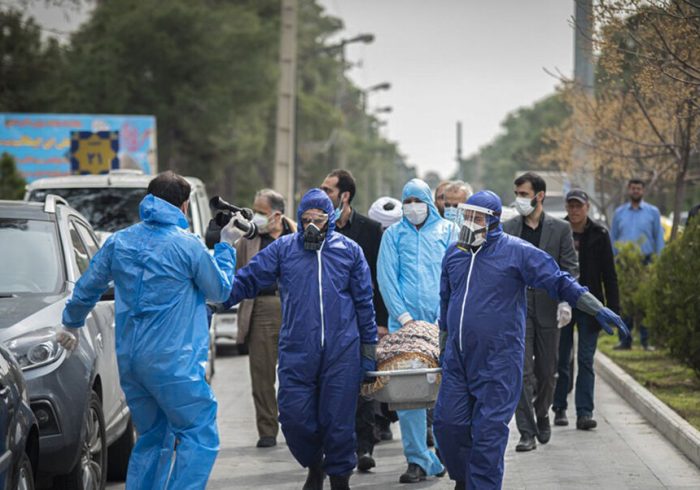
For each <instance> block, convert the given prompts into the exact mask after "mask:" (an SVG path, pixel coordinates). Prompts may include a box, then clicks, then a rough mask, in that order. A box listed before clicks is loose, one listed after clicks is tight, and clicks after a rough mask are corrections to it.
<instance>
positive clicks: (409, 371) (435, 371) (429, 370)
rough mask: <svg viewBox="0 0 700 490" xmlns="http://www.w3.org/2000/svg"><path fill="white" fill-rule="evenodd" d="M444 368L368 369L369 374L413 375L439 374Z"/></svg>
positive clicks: (376, 375)
mask: <svg viewBox="0 0 700 490" xmlns="http://www.w3.org/2000/svg"><path fill="white" fill-rule="evenodd" d="M441 372H442V368H421V369H396V370H394V371H367V376H373V377H382V376H411V375H415V374H438V373H441Z"/></svg>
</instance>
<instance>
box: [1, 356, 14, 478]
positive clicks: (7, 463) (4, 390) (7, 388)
mask: <svg viewBox="0 0 700 490" xmlns="http://www.w3.org/2000/svg"><path fill="white" fill-rule="evenodd" d="M11 383H12V379H11V377H10V366H9V364H8V363H7V360H5V357H4V356H3V355H2V354H0V489H4V488H8V489H9V486H8V484H9V476H10V473H11V468H12V448H11V446H10V441H9V438H10V434H9V431H8V429H9V425H10V423H11V421H12V418H13V417H12V416H13V414H12V397H13V391H12V386H11Z"/></svg>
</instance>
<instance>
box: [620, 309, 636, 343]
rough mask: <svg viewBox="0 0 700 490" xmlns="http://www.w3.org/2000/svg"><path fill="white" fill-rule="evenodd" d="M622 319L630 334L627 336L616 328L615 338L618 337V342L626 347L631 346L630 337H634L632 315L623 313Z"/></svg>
mask: <svg viewBox="0 0 700 490" xmlns="http://www.w3.org/2000/svg"><path fill="white" fill-rule="evenodd" d="M622 321H624V322H625V325H627V327H628V328H629V331H630V334H629V336H627V335H625V334H624V333H622V330H620V329H618V330H617V338H618V339H620V344H621V345H624V346H626V347H631V346H632V338H633V337H634V333H633V330H634V317H632V316H628V315H623V316H622Z"/></svg>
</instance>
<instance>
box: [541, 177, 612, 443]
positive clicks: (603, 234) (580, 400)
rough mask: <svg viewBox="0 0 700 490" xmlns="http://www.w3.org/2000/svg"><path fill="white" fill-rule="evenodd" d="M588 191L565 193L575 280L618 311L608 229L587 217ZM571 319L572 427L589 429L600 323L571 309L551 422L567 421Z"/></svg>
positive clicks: (563, 337) (593, 424)
mask: <svg viewBox="0 0 700 490" xmlns="http://www.w3.org/2000/svg"><path fill="white" fill-rule="evenodd" d="M589 211H590V204H589V200H588V194H586V193H585V192H584V191H582V190H581V189H572V190H571V191H569V193H568V194H567V195H566V213H567V217H566V220H567V221H569V224H570V225H571V230H572V232H573V235H574V247H575V249H576V252H577V253H578V261H579V269H580V271H581V272H580V274H581V275H580V276H579V283H580V284H581V285H582V286H586V287H588V289H589V291H590V292H591V293H592V294H593V295H594V296H595V297H596V298H598V299H599V300H600V301H601V302H602V303H603V304H605V305H606V306H607V307H608V308H610V309H611V310H613V311H614V312H616V313H619V310H620V302H619V292H618V288H617V274H616V273H615V261H614V259H613V249H612V244H611V242H610V234H609V233H608V230H606V229H605V227H603V225H601V224H600V223H597V222H596V221H594V220H592V219H591V218H589V217H588V212H589ZM574 323H575V324H576V325H577V326H578V375H577V377H576V395H575V401H576V428H577V429H579V430H590V429H593V428H595V427H596V425H597V423H596V421H595V419H594V418H593V386H594V383H595V373H594V371H593V354H595V350H596V346H597V343H598V332H599V331H600V326H599V325H598V322H596V320H595V318H594V317H592V316H591V315H588V314H586V313H584V312H582V311H580V310H579V309H574V314H573V321H572V322H571V323H570V324H569V325H567V326H566V327H564V328H563V329H562V330H561V336H560V338H559V368H558V373H559V377H558V379H557V387H556V389H555V391H554V403H553V405H552V409H553V410H554V425H560V426H562V425H568V424H569V421H568V419H567V417H566V408H567V405H566V395H567V393H568V391H569V380H570V376H571V373H570V372H569V358H570V355H571V349H572V347H573V342H574Z"/></svg>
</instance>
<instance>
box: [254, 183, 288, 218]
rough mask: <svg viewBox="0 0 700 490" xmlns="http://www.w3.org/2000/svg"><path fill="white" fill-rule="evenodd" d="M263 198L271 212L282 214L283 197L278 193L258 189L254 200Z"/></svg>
mask: <svg viewBox="0 0 700 490" xmlns="http://www.w3.org/2000/svg"><path fill="white" fill-rule="evenodd" d="M258 197H264V198H265V199H267V203H268V204H269V205H270V208H271V209H272V210H273V211H279V212H280V213H282V214H284V197H282V194H280V193H279V192H277V191H275V190H272V189H260V190H259V191H258V192H257V193H256V194H255V198H256V199H257V198H258Z"/></svg>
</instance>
